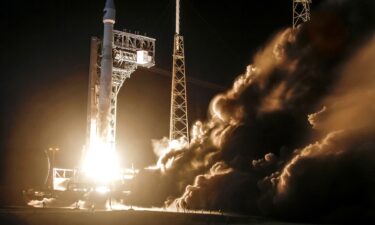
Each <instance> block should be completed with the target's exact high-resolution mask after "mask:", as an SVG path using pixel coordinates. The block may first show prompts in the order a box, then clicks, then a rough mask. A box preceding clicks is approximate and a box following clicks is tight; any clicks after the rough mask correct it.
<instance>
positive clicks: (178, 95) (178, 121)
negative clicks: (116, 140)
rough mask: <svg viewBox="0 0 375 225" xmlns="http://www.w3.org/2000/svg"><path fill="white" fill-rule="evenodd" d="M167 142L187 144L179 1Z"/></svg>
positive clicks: (183, 56) (177, 2)
mask: <svg viewBox="0 0 375 225" xmlns="http://www.w3.org/2000/svg"><path fill="white" fill-rule="evenodd" d="M169 129H170V130H169V140H170V141H174V140H183V141H185V142H186V143H189V123H188V112H187V96H186V76H185V53H184V38H183V36H181V35H180V0H176V33H175V35H174V45H173V69H172V89H171V114H170V127H169Z"/></svg>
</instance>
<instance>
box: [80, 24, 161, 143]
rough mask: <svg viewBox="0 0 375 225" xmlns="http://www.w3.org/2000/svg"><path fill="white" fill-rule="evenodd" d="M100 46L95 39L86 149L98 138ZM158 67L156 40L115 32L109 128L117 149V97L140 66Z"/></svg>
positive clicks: (91, 66) (93, 39) (91, 64)
mask: <svg viewBox="0 0 375 225" xmlns="http://www.w3.org/2000/svg"><path fill="white" fill-rule="evenodd" d="M100 47H101V46H100V40H99V39H98V38H92V40H91V57H90V61H91V62H90V81H89V85H90V87H89V101H88V104H89V106H88V115H87V122H88V126H87V129H88V132H87V142H86V143H87V144H86V146H89V143H90V139H92V138H93V136H94V135H97V120H98V118H97V116H98V97H99V94H98V93H99V76H100V75H99V74H100V68H99V64H100V61H101V57H102V56H101V55H100V54H99V53H100ZM154 65H155V39H153V38H149V37H146V36H142V35H138V34H132V33H127V32H123V31H117V30H114V31H113V72H112V89H111V91H112V93H111V101H110V127H109V133H110V137H109V141H110V142H111V144H112V145H113V146H115V140H116V113H117V95H118V93H119V91H120V89H121V87H122V85H123V84H124V82H125V80H126V79H127V78H130V75H131V74H132V73H133V72H134V71H135V70H136V69H137V67H138V66H141V67H146V68H150V67H152V66H154Z"/></svg>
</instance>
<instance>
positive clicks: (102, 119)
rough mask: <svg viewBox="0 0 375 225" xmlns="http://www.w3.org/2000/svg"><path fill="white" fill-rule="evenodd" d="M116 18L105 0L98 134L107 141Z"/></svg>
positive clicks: (114, 12)
mask: <svg viewBox="0 0 375 225" xmlns="http://www.w3.org/2000/svg"><path fill="white" fill-rule="evenodd" d="M115 20H116V9H115V4H114V2H113V0H107V1H106V4H105V7H104V16H103V24H104V33H103V43H102V59H101V67H100V81H99V121H98V122H99V124H98V125H99V126H98V135H99V137H100V138H101V139H102V140H103V141H105V142H108V141H109V137H110V135H109V132H110V129H109V128H110V121H111V119H110V105H111V94H112V90H111V89H112V70H113V58H112V46H113V25H114V24H115Z"/></svg>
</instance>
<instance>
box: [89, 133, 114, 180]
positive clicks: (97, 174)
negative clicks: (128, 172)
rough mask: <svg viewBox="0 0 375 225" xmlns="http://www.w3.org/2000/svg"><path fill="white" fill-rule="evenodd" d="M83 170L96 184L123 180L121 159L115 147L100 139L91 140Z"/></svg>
mask: <svg viewBox="0 0 375 225" xmlns="http://www.w3.org/2000/svg"><path fill="white" fill-rule="evenodd" d="M82 170H83V172H84V174H85V175H86V176H87V177H88V178H89V179H91V180H92V181H94V182H95V183H101V184H109V183H110V182H112V181H115V180H119V179H121V174H120V166H119V159H118V155H117V153H116V150H115V148H114V146H113V145H111V144H109V143H105V142H104V141H103V140H101V139H100V138H98V137H96V138H94V139H92V140H91V143H90V146H89V148H88V150H87V152H86V155H85V158H84V161H83V165H82Z"/></svg>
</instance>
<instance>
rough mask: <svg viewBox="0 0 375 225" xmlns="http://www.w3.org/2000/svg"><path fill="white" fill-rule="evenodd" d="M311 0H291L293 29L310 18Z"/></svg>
mask: <svg viewBox="0 0 375 225" xmlns="http://www.w3.org/2000/svg"><path fill="white" fill-rule="evenodd" d="M310 4H311V0H293V29H295V28H297V27H298V25H300V24H301V23H305V22H307V21H309V20H310Z"/></svg>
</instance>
